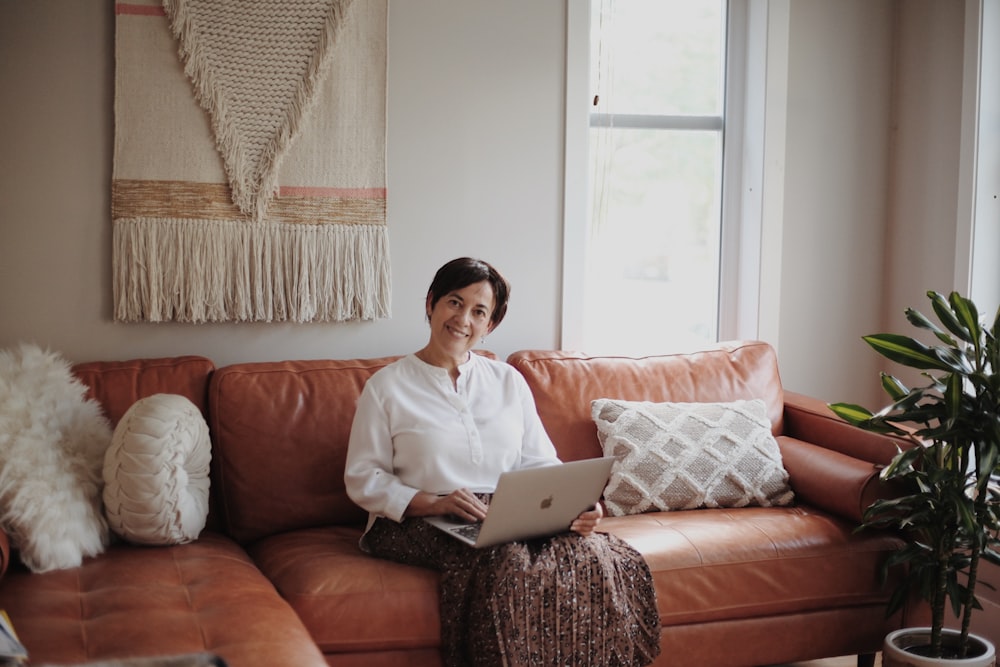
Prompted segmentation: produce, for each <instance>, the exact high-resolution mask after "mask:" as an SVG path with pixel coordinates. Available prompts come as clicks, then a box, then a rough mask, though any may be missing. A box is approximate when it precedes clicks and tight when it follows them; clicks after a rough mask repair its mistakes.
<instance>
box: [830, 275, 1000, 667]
mask: <svg viewBox="0 0 1000 667" xmlns="http://www.w3.org/2000/svg"><path fill="white" fill-rule="evenodd" d="M927 296H928V297H929V298H930V301H931V305H932V307H933V309H934V313H935V315H936V318H937V320H938V321H939V322H940V326H939V325H938V324H935V323H934V322H932V321H931V320H930V319H928V318H927V317H924V315H922V314H921V313H919V312H917V311H916V310H913V309H912V308H911V309H907V311H906V318H907V320H908V321H909V322H910V323H911V324H912V325H914V326H915V327H918V328H919V329H923V330H926V331H929V332H930V333H931V334H933V338H934V339H936V340H935V343H934V344H924V343H922V342H920V341H918V340H916V339H914V338H910V337H908V336H903V335H898V334H876V335H871V336H865V337H864V340H865V341H866V342H867V343H868V344H869V345H870V346H871V347H872V348H874V349H875V351H876V352H878V353H879V354H881V355H882V356H884V357H886V358H887V359H889V360H891V361H893V362H896V363H899V364H902V365H904V366H907V367H910V368H914V369H918V370H920V371H921V374H920V375H921V376H922V377H923V378H924V380H925V381H926V382H925V383H924V384H922V385H921V386H917V387H913V388H911V387H907V386H906V385H904V384H903V382H901V381H900V380H899V379H897V378H896V377H894V376H892V375H889V374H887V373H884V372H883V373H882V374H881V376H882V388H883V389H884V391H885V392H886V393H887V394H888V396H889V398H890V403H889V404H888V405H887V406H886V407H884V408H883V409H881V410H880V411H878V412H876V413H872V412H869V411H868V410H867V409H865V408H863V407H861V406H858V405H854V404H850V403H835V404H831V406H830V407H831V409H832V410H833V411H834V412H835V413H836V414H837V415H839V416H840V417H842V418H843V419H845V420H846V421H848V422H849V423H851V424H854V425H856V426H858V427H860V428H863V429H865V430H869V431H874V432H878V433H885V434H892V435H896V436H902V437H904V438H906V439H908V440H910V441H911V442H912V446H910V447H901V448H900V451H899V452H898V453H897V455H896V456H895V457H894V459H893V460H892V462H891V463H890V464H889V465H888V466H886V467H885V468H884V469H883V471H882V473H881V476H882V479H883V480H885V481H887V482H891V483H893V484H894V485H897V486H898V487H899V488H900V489H901V491H900V495H896V496H894V497H891V498H887V499H882V500H878V501H876V502H874V503H873V504H872V505H871V506H870V507H868V508H867V510H866V512H865V514H864V521H863V523H862V525H861V528H866V527H872V528H894V529H897V530H899V531H901V532H902V533H903V534H905V535H906V536H907V540H906V542H905V544H904V546H903V547H901V548H900V549H899V550H898V551H897V552H895V553H894V554H893V555H892V556H891V557H890V558H889V559H888V560H887V562H886V564H885V569H886V570H888V569H889V568H892V567H894V566H903V567H905V574H904V576H903V578H902V581H901V583H900V585H899V587H898V588H897V589H896V590H895V591H894V592H893V594H892V596H891V598H890V601H889V607H888V613H889V614H891V613H893V612H895V611H897V610H899V609H900V608H901V607H902V606H903V604H904V603H905V602H906V600H907V599H909V598H910V597H911V596H914V595H916V596H919V597H920V598H922V599H923V600H925V601H926V602H928V603H929V605H930V611H931V627H930V628H920V629H916V628H907V629H904V630H901V631H897V632H894V633H891V634H890V635H889V636H888V637H887V638H886V644H885V645H884V647H883V656H882V658H883V665H885V666H887V667H888V666H889V665H896V664H898V665H915V666H922V665H952V664H958V665H976V666H979V665H994V661H995V658H994V653H995V649H994V647H993V646H992V644H991V643H990V642H989V641H987V640H985V639H983V638H981V637H976V636H975V635H971V634H970V633H969V627H970V626H969V624H970V620H971V617H972V612H973V610H975V609H977V608H981V607H980V606H979V603H978V601H977V600H976V595H975V592H976V585H977V583H978V581H979V579H978V575H979V566H980V563H981V561H982V560H983V559H986V560H988V561H990V562H993V563H997V564H1000V554H998V547H1000V539H998V534H1000V533H998V531H1000V493H998V490H997V488H996V483H995V482H996V478H995V477H994V475H995V474H996V473H997V472H1000V470H998V461H1000V342H998V339H997V337H998V333H1000V332H998V326H1000V311H998V312H997V316H996V317H995V318H994V320H993V322H992V324H991V325H990V326H989V327H988V328H987V327H986V326H984V325H983V323H981V322H980V320H979V314H978V311H977V309H976V306H975V304H974V303H973V302H972V301H971V300H970V299H967V298H964V297H962V296H960V295H959V294H958V293H955V292H952V293H951V294H950V295H949V296H948V298H945V297H944V296H943V295H941V294H939V293H937V292H933V291H932V292H928V293H927ZM928 338H931V336H928ZM949 606H950V608H951V610H952V612H953V613H954V616H955V617H956V618H960V619H961V623H960V628H961V629H960V630H957V631H956V630H948V629H945V617H946V614H945V611H946V608H947V607H949ZM897 651H898V653H897ZM895 655H900V656H902V657H900V658H898V659H897V658H895V657H894V656H895ZM921 655H922V656H924V657H925V658H926V661H925V660H924V658H920V657H919V656H921ZM894 661H895V662H894Z"/></svg>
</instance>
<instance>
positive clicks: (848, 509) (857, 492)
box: [778, 435, 892, 524]
mask: <svg viewBox="0 0 1000 667" xmlns="http://www.w3.org/2000/svg"><path fill="white" fill-rule="evenodd" d="M778 446H779V447H780V448H781V458H782V462H783V463H784V465H785V470H787V471H788V482H789V484H790V485H791V487H792V491H794V492H795V496H796V501H798V502H802V503H805V504H807V505H812V506H813V507H818V508H819V509H822V510H824V511H826V512H830V513H831V514H836V515H837V516H840V517H843V518H845V519H848V520H849V521H853V522H855V523H858V524H860V523H861V520H862V515H863V514H864V511H865V509H866V508H867V507H868V506H869V505H871V504H872V502H874V501H875V500H876V499H878V498H884V497H889V496H890V495H892V494H891V489H890V487H889V486H888V485H886V484H885V483H883V482H882V480H881V479H879V472H880V471H881V468H882V466H880V465H878V464H875V463H872V462H871V461H862V460H861V459H856V458H854V457H852V456H847V455H846V454H841V453H840V452H837V451H834V450H832V449H826V448H825V447H819V446H817V445H814V444H811V443H808V442H804V441H802V440H797V439H795V438H790V437H788V436H784V435H783V436H778Z"/></svg>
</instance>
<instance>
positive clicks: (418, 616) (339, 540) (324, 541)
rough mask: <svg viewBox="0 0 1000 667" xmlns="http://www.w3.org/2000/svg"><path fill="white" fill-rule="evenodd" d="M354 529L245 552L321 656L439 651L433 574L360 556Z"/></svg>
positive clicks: (291, 536) (278, 538)
mask: <svg viewBox="0 0 1000 667" xmlns="http://www.w3.org/2000/svg"><path fill="white" fill-rule="evenodd" d="M361 534H362V530H361V527H360V526H356V527H350V526H334V527H324V528H309V529H303V530H296V531H291V532H288V533H283V534H280V535H274V536H271V537H268V538H265V539H263V540H260V541H259V542H257V543H255V544H254V545H252V546H251V547H249V548H248V551H249V553H250V555H251V556H252V557H253V559H254V561H256V563H257V565H258V567H260V569H261V571H262V572H263V573H264V575H265V576H266V577H267V578H268V579H270V580H271V581H272V582H273V583H274V586H275V588H277V589H278V591H279V592H280V593H281V595H282V597H284V598H285V599H286V600H288V601H289V602H290V603H291V605H292V607H293V608H294V609H295V611H296V613H297V614H298V615H299V617H300V618H301V619H302V621H303V623H305V625H306V627H307V628H309V631H310V632H311V633H312V636H313V639H314V640H315V641H316V643H317V644H318V645H319V647H320V649H321V650H322V651H323V652H324V653H343V652H365V651H375V650H378V651H391V650H399V649H415V648H432V647H437V646H439V645H440V643H441V642H440V636H441V620H440V614H439V612H438V575H437V573H436V572H432V571H430V570H426V569H423V568H419V567H412V566H408V565H400V564H398V563H393V562H391V561H387V560H383V559H380V558H376V557H374V556H370V555H368V554H366V553H363V552H362V551H361V550H360V548H359V547H358V540H359V539H360V538H361Z"/></svg>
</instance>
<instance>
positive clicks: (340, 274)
mask: <svg viewBox="0 0 1000 667" xmlns="http://www.w3.org/2000/svg"><path fill="white" fill-rule="evenodd" d="M386 12H387V0H356V1H354V2H352V1H351V0H281V1H275V0H256V1H246V0H242V1H240V0H163V2H162V4H160V3H159V2H158V1H157V0H137V1H135V2H129V3H117V4H116V56H115V146H114V173H113V183H112V218H113V225H114V228H113V240H114V248H113V261H114V273H113V283H114V316H115V319H116V320H118V321H126V322H132V321H147V322H162V321H180V322H222V321H237V322H249V321H268V322H269V321H292V322H317V321H343V320H357V319H364V320H369V319H376V318H382V317H388V315H389V296H390V284H389V252H388V230H387V227H386V216H385V199H386V188H385V103H386V97H385V85H386Z"/></svg>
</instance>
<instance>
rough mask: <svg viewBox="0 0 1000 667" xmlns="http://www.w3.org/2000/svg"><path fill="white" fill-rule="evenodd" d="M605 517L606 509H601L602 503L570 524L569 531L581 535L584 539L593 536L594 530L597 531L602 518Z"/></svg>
mask: <svg viewBox="0 0 1000 667" xmlns="http://www.w3.org/2000/svg"><path fill="white" fill-rule="evenodd" d="M603 516H604V509H603V508H602V507H601V504H600V503H597V505H595V506H594V509H590V510H587V511H586V512H583V513H581V514H580V516H578V517H576V520H575V521H573V523H572V524H570V527H569V529H570V530H572V531H573V532H575V533H579V534H580V535H583V536H584V537H588V536H589V535H591V534H592V533H593V532H594V530H596V529H597V524H599V523H600V522H601V517H603Z"/></svg>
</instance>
